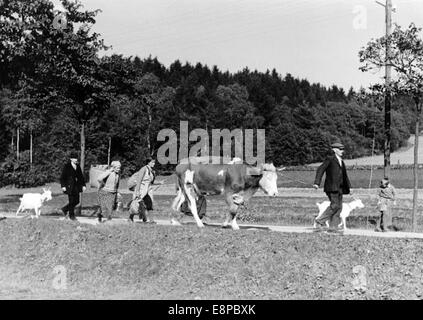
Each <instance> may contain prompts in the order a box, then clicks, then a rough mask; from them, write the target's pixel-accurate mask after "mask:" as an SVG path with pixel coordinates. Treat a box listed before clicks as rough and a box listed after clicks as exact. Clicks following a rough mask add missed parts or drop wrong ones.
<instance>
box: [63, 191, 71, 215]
mask: <svg viewBox="0 0 423 320" xmlns="http://www.w3.org/2000/svg"><path fill="white" fill-rule="evenodd" d="M70 203H71V195H70V194H68V203H67V204H66V205H65V206H64V207H62V212H63V214H64V215H65V217H66V216H67V215H68V214H69V204H70Z"/></svg>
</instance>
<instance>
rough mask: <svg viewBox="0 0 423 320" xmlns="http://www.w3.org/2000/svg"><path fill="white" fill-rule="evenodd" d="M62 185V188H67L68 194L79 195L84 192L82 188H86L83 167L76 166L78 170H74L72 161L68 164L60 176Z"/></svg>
mask: <svg viewBox="0 0 423 320" xmlns="http://www.w3.org/2000/svg"><path fill="white" fill-rule="evenodd" d="M60 185H61V186H62V188H63V187H65V188H66V193H67V194H78V193H80V192H82V187H84V186H85V179H84V175H83V174H82V170H81V167H80V166H79V165H76V170H74V169H73V167H72V164H71V163H70V161H69V162H68V163H66V164H65V165H64V167H63V170H62V175H61V176H60Z"/></svg>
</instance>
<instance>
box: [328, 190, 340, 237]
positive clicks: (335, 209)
mask: <svg viewBox="0 0 423 320" xmlns="http://www.w3.org/2000/svg"><path fill="white" fill-rule="evenodd" d="M332 197H333V198H332V199H331V204H330V205H331V207H332V216H331V217H330V219H329V227H330V228H331V229H337V228H338V225H339V223H340V222H341V211H342V198H343V197H342V192H338V193H336V194H333V196H332Z"/></svg>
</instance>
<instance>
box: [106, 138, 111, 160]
mask: <svg viewBox="0 0 423 320" xmlns="http://www.w3.org/2000/svg"><path fill="white" fill-rule="evenodd" d="M111 150H112V137H109V150H108V151H107V165H108V166H110V151H111Z"/></svg>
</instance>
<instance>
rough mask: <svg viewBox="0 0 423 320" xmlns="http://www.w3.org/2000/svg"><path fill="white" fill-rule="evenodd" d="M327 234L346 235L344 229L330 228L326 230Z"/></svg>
mask: <svg viewBox="0 0 423 320" xmlns="http://www.w3.org/2000/svg"><path fill="white" fill-rule="evenodd" d="M326 232H327V233H337V234H343V233H344V229H340V228H328V229H327V230H326Z"/></svg>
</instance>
